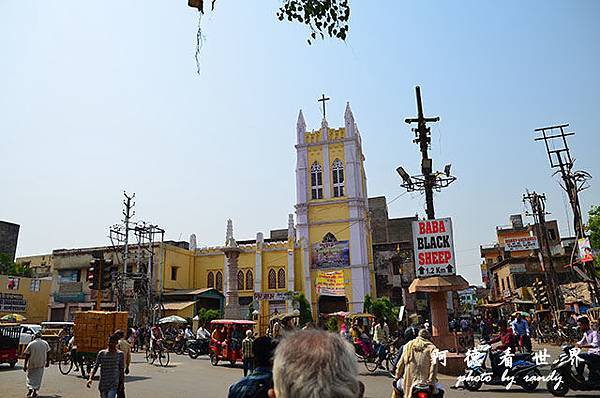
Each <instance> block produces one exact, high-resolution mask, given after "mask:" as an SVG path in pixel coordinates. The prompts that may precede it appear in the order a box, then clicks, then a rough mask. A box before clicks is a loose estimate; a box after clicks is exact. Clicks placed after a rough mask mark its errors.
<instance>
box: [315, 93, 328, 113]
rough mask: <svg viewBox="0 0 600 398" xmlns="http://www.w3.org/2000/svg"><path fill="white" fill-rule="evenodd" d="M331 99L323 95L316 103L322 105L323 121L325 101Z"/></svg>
mask: <svg viewBox="0 0 600 398" xmlns="http://www.w3.org/2000/svg"><path fill="white" fill-rule="evenodd" d="M330 99H331V98H329V97H325V94H323V95H322V96H321V98H319V99H318V100H317V101H318V102H322V103H323V119H325V101H329V100H330Z"/></svg>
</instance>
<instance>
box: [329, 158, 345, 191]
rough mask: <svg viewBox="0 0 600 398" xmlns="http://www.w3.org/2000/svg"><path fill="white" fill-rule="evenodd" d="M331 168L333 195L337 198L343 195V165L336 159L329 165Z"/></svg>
mask: <svg viewBox="0 0 600 398" xmlns="http://www.w3.org/2000/svg"><path fill="white" fill-rule="evenodd" d="M331 169H332V170H333V196H334V197H335V198H339V197H341V196H344V165H343V164H342V161H341V160H339V159H336V160H334V161H333V165H332V167H331Z"/></svg>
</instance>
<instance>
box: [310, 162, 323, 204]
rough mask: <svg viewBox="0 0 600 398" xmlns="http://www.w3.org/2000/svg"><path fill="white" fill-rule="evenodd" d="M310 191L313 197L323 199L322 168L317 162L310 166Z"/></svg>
mask: <svg viewBox="0 0 600 398" xmlns="http://www.w3.org/2000/svg"><path fill="white" fill-rule="evenodd" d="M310 191H311V197H312V198H313V199H323V170H322V169H321V165H320V164H319V163H317V162H314V163H313V164H312V166H311V167H310Z"/></svg>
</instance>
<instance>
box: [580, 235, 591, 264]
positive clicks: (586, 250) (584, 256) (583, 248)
mask: <svg viewBox="0 0 600 398" xmlns="http://www.w3.org/2000/svg"><path fill="white" fill-rule="evenodd" d="M577 245H578V246H579V259H580V260H581V262H582V263H588V262H590V261H594V255H593V254H592V245H590V238H581V239H579V240H578V241H577Z"/></svg>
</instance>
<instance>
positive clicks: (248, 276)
mask: <svg viewBox="0 0 600 398" xmlns="http://www.w3.org/2000/svg"><path fill="white" fill-rule="evenodd" d="M252 285H254V276H253V275H252V271H250V270H248V271H246V290H252V289H253V288H254V286H252Z"/></svg>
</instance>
